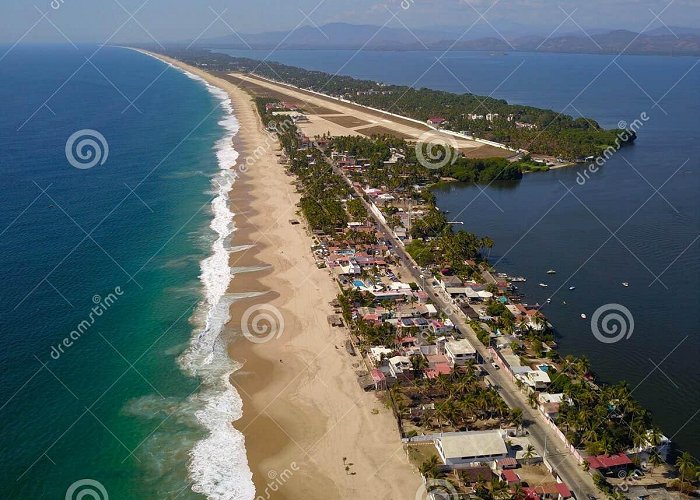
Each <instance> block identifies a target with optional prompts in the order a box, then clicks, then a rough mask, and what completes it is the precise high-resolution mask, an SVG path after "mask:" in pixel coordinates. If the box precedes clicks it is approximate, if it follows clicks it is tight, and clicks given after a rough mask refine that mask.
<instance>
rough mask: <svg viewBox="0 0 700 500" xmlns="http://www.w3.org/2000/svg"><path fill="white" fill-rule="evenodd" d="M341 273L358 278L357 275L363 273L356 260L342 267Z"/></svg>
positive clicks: (349, 261)
mask: <svg viewBox="0 0 700 500" xmlns="http://www.w3.org/2000/svg"><path fill="white" fill-rule="evenodd" d="M340 273H341V274H349V275H352V276H357V275H359V274H361V273H362V268H361V267H360V265H359V264H358V263H357V262H356V261H355V260H353V259H349V260H348V261H347V264H345V265H343V264H341V265H340Z"/></svg>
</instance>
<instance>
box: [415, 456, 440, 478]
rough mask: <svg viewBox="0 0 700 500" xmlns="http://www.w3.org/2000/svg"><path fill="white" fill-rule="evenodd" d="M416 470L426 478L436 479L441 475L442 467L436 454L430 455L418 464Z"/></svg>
mask: <svg viewBox="0 0 700 500" xmlns="http://www.w3.org/2000/svg"><path fill="white" fill-rule="evenodd" d="M418 471H419V472H420V473H421V474H423V475H424V476H425V477H427V478H428V479H438V478H440V477H441V476H442V467H441V466H440V462H439V461H438V457H437V456H436V455H433V456H431V457H430V458H429V459H427V460H425V461H424V462H423V463H422V464H420V466H419V467H418Z"/></svg>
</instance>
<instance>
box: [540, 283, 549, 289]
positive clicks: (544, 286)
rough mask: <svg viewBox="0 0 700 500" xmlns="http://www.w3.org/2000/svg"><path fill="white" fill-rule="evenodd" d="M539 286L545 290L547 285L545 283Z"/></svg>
mask: <svg viewBox="0 0 700 500" xmlns="http://www.w3.org/2000/svg"><path fill="white" fill-rule="evenodd" d="M540 286H541V287H542V288H547V287H548V286H549V285H547V284H546V283H540Z"/></svg>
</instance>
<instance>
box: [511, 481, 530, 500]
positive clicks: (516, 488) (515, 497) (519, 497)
mask: <svg viewBox="0 0 700 500" xmlns="http://www.w3.org/2000/svg"><path fill="white" fill-rule="evenodd" d="M526 496H527V494H526V493H525V490H523V487H522V486H521V485H520V483H515V484H514V485H513V489H512V490H511V496H510V497H511V498H512V500H523V499H524V498H525V497H526Z"/></svg>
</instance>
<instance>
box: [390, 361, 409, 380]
mask: <svg viewBox="0 0 700 500" xmlns="http://www.w3.org/2000/svg"><path fill="white" fill-rule="evenodd" d="M389 373H390V374H391V376H392V377H394V378H395V379H397V380H404V381H407V380H412V379H413V365H412V364H411V360H410V359H409V358H408V356H394V357H393V358H389Z"/></svg>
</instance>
